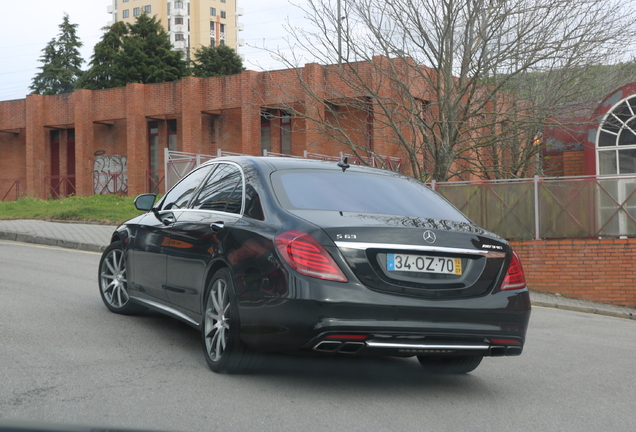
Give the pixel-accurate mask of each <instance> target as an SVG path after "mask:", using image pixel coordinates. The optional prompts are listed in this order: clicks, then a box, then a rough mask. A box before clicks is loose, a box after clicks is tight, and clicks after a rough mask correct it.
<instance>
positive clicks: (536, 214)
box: [534, 174, 541, 240]
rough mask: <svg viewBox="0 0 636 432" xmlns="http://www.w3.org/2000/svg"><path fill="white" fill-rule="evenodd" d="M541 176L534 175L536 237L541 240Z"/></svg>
mask: <svg viewBox="0 0 636 432" xmlns="http://www.w3.org/2000/svg"><path fill="white" fill-rule="evenodd" d="M539 216H540V212H539V176H538V175H536V174H535V175H534V239H535V240H541V238H540V237H539V229H540V226H539Z"/></svg>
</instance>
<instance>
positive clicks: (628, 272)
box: [511, 238, 636, 307]
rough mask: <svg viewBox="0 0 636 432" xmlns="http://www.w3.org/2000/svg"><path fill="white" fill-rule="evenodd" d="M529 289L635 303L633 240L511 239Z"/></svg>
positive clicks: (634, 254)
mask: <svg viewBox="0 0 636 432" xmlns="http://www.w3.org/2000/svg"><path fill="white" fill-rule="evenodd" d="M511 244H512V247H513V248H514V250H515V251H516V252H517V254H518V255H519V257H520V258H521V263H522V265H523V269H524V271H525V274H526V280H527V282H528V286H529V287H530V289H533V290H536V291H542V292H549V293H553V294H556V293H559V294H561V295H563V296H565V297H572V298H581V299H586V300H592V301H596V302H602V303H609V304H615V305H621V306H630V307H635V306H636V239H634V238H630V239H604V240H599V239H567V240H538V241H536V240H535V241H522V242H511Z"/></svg>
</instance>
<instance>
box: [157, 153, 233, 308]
mask: <svg viewBox="0 0 636 432" xmlns="http://www.w3.org/2000/svg"><path fill="white" fill-rule="evenodd" d="M215 165H216V168H215V169H214V171H213V172H212V174H211V175H210V176H209V177H208V178H207V179H206V180H205V182H204V184H203V186H202V187H201V189H200V191H199V192H198V194H197V196H196V198H194V199H193V200H192V202H191V203H190V206H189V209H188V210H183V211H182V212H180V214H179V215H178V217H177V220H176V221H175V222H174V224H173V225H172V226H171V230H170V242H169V244H170V246H169V247H168V248H166V249H165V250H166V255H167V256H168V264H167V265H168V270H167V275H166V276H167V282H166V286H165V288H166V292H167V295H168V299H169V300H170V302H171V303H172V304H174V305H176V306H179V307H181V308H183V309H187V310H189V311H192V312H196V313H200V309H201V304H200V303H201V301H200V299H201V291H202V290H204V289H205V276H206V269H207V268H208V265H209V263H210V262H211V261H212V260H214V259H217V258H218V257H219V256H220V255H221V254H222V253H223V252H222V250H221V245H222V242H223V239H224V238H225V236H226V235H227V232H228V231H229V230H230V229H231V228H232V226H233V225H234V224H235V223H236V221H237V220H239V219H240V218H241V215H242V211H243V202H244V197H243V195H244V175H243V172H242V170H241V168H240V167H239V166H238V165H237V164H234V163H228V162H219V163H217V164H215Z"/></svg>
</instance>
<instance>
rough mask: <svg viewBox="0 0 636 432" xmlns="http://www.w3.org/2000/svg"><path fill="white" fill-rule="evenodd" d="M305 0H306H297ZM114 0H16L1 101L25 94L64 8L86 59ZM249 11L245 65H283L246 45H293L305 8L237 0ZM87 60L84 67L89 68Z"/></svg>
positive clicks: (2, 62) (2, 66)
mask: <svg viewBox="0 0 636 432" xmlns="http://www.w3.org/2000/svg"><path fill="white" fill-rule="evenodd" d="M292 3H293V4H302V3H304V0H292ZM110 4H112V1H111V0H63V1H51V0H30V1H28V2H27V1H16V2H12V3H11V8H10V9H11V13H10V14H9V15H6V16H5V19H4V22H3V24H2V26H0V101H6V100H13V99H24V98H25V97H26V95H27V94H29V93H30V91H29V86H30V85H31V80H32V79H33V77H34V76H35V74H36V73H38V72H39V70H38V66H40V65H41V63H40V62H39V61H38V60H39V58H40V56H41V55H42V49H43V48H44V47H45V46H46V44H47V43H48V42H49V41H50V40H51V39H53V38H54V37H57V34H58V32H59V25H60V23H61V22H62V19H63V17H64V13H68V14H69V18H70V22H71V23H73V24H78V25H79V27H78V36H79V38H80V40H81V41H82V42H83V43H84V47H83V48H82V50H81V54H82V57H83V58H84V60H86V61H87V62H88V61H89V60H90V57H91V55H92V53H93V47H94V45H95V44H96V43H97V42H98V41H99V40H100V38H101V36H102V34H103V31H102V27H104V26H105V25H106V23H107V22H108V21H109V20H110V19H111V15H110V14H108V13H106V8H107V6H108V5H110ZM238 6H239V7H240V8H243V10H244V14H243V16H242V17H240V18H239V22H242V23H244V25H245V30H244V31H242V32H240V33H239V37H240V38H242V39H244V40H245V42H246V46H244V47H240V48H239V54H242V55H243V56H245V60H244V62H243V63H244V66H245V67H246V68H247V69H251V70H262V69H282V68H284V66H283V65H281V64H279V63H276V62H274V61H273V60H272V59H271V57H270V56H269V55H268V54H267V53H265V52H263V51H262V50H259V49H256V48H251V47H249V46H247V45H251V46H258V47H263V46H265V47H267V48H270V49H275V48H277V47H280V48H282V49H285V48H287V47H288V44H287V42H286V41H285V37H286V36H287V32H286V31H285V29H284V28H283V26H284V25H285V23H286V22H287V19H289V22H291V23H292V24H293V25H297V26H302V25H303V13H302V11H301V10H300V9H298V8H297V7H295V6H293V5H292V4H291V3H290V1H289V0H266V1H265V0H238ZM86 66H87V65H86V63H85V64H84V69H86Z"/></svg>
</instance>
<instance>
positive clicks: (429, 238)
mask: <svg viewBox="0 0 636 432" xmlns="http://www.w3.org/2000/svg"><path fill="white" fill-rule="evenodd" d="M435 240H437V238H436V237H435V233H434V232H433V231H429V230H426V231H424V241H425V242H426V243H435Z"/></svg>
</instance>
